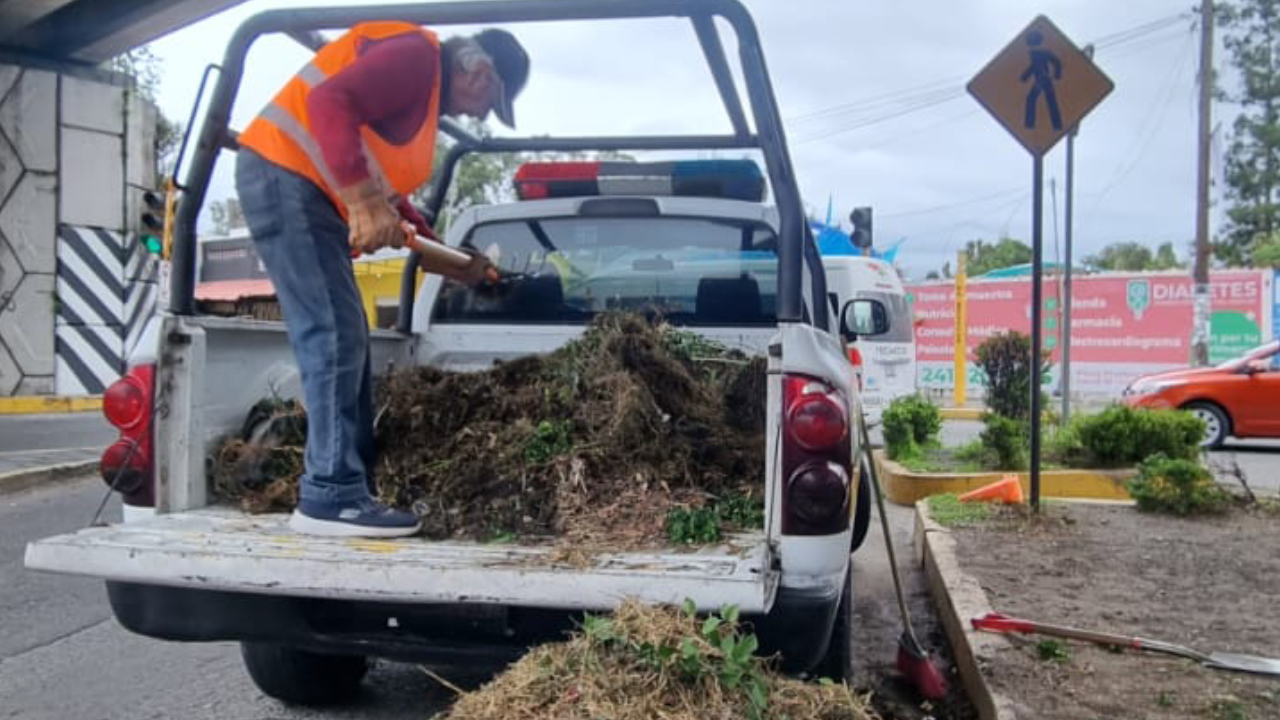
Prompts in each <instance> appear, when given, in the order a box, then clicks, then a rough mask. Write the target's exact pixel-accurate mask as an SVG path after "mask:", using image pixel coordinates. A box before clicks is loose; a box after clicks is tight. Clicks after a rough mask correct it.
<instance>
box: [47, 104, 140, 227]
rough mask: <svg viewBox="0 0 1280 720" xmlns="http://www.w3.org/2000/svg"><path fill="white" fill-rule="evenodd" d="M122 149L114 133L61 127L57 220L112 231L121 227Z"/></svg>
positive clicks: (122, 191)
mask: <svg viewBox="0 0 1280 720" xmlns="http://www.w3.org/2000/svg"><path fill="white" fill-rule="evenodd" d="M123 151H124V148H123V140H122V139H121V137H120V136H118V135H108V134H105V133H100V132H93V131H91V130H77V129H75V128H67V127H64V128H63V129H62V169H63V171H62V183H61V184H60V187H59V189H60V191H61V192H60V200H61V212H62V217H60V218H58V220H59V222H63V223H70V224H72V225H87V226H91V227H100V228H106V229H108V230H115V231H119V230H121V229H122V228H123V227H124V157H123Z"/></svg>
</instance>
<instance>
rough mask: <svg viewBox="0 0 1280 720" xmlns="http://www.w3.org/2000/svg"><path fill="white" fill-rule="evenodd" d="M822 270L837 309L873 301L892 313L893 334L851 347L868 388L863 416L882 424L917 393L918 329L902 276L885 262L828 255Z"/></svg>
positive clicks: (862, 340)
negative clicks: (888, 412) (896, 404)
mask: <svg viewBox="0 0 1280 720" xmlns="http://www.w3.org/2000/svg"><path fill="white" fill-rule="evenodd" d="M822 264H823V267H825V268H826V275H827V292H828V293H829V294H830V295H831V300H832V302H833V307H843V306H844V303H846V302H849V301H850V300H853V299H855V298H868V299H874V300H878V301H880V302H881V303H882V304H883V305H884V307H885V308H886V309H887V310H888V311H889V328H890V329H889V332H887V333H884V334H883V335H876V336H875V337H865V338H859V339H858V340H857V341H855V342H851V343H849V345H848V350H849V361H850V362H851V363H853V365H854V368H855V373H856V374H857V375H858V376H859V377H860V378H861V382H862V406H863V410H864V412H865V413H866V417H867V420H868V421H869V422H871V423H873V424H879V422H880V414H881V413H882V412H883V411H884V409H885V408H886V407H888V406H889V403H891V402H893V400H894V398H897V397H901V396H903V395H910V394H912V393H914V392H915V391H916V342H915V327H914V323H913V321H912V320H913V319H912V313H911V305H910V303H908V301H907V293H906V290H905V289H904V288H903V287H902V280H901V279H900V278H899V277H898V272H897V270H895V269H894V267H893V266H892V265H890V264H889V263H887V262H884V261H883V260H879V259H876V258H871V257H863V256H859V255H824V256H823V258H822Z"/></svg>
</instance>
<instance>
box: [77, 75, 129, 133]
mask: <svg viewBox="0 0 1280 720" xmlns="http://www.w3.org/2000/svg"><path fill="white" fill-rule="evenodd" d="M62 124H63V125H74V126H76V127H80V128H88V129H91V130H100V131H102V132H107V133H115V134H116V135H121V134H123V133H124V88H122V87H120V86H118V85H109V84H107V83H103V82H98V81H96V80H86V79H83V78H78V77H74V76H71V75H63V76H62Z"/></svg>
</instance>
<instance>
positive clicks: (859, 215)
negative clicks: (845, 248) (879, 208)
mask: <svg viewBox="0 0 1280 720" xmlns="http://www.w3.org/2000/svg"><path fill="white" fill-rule="evenodd" d="M849 222H851V223H853V232H851V233H850V234H849V236H850V237H851V238H852V239H853V246H854V247H859V248H864V249H865V248H869V247H871V243H872V237H871V208H869V207H856V208H854V209H853V212H851V213H849Z"/></svg>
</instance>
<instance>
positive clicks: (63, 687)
mask: <svg viewBox="0 0 1280 720" xmlns="http://www.w3.org/2000/svg"><path fill="white" fill-rule="evenodd" d="M103 489H104V486H103V485H102V482H101V481H99V480H97V479H96V478H91V479H84V480H77V481H72V482H67V483H57V484H54V485H51V486H48V487H45V488H41V489H38V490H32V491H27V492H23V493H19V494H14V495H0V628H3V629H4V630H3V632H0V718H4V719H6V720H8V719H11V718H21V719H22V720H80V719H82V718H83V719H86V720H87V719H90V718H91V719H92V720H140V719H141V718H184V719H185V720H263V719H266V718H271V719H272V720H277V719H278V720H292V719H295V718H297V719H302V718H334V719H342V718H360V720H391V719H393V718H395V719H401V718H403V719H408V718H413V720H424V719H425V718H428V717H430V716H431V714H432V713H433V712H434V711H435V710H438V709H439V708H441V707H442V706H443V704H444V703H445V702H446V701H447V699H448V697H449V696H450V693H449V692H448V691H446V690H444V689H443V688H441V687H440V686H439V685H438V684H437V683H436V682H435V681H433V680H431V679H430V678H428V677H427V676H426V675H425V674H423V673H422V672H421V670H419V669H418V668H417V667H415V666H412V665H395V664H390V663H388V664H382V665H379V666H377V667H375V668H374V669H373V671H372V672H371V673H370V675H369V679H368V680H367V681H366V683H365V692H364V696H363V697H362V698H361V700H360V702H359V703H357V704H356V705H353V706H350V707H346V708H339V709H336V710H329V711H326V712H320V711H310V710H301V709H294V708H288V707H285V706H284V705H282V704H281V703H278V702H276V701H274V700H270V699H267V698H265V697H263V696H262V695H260V694H259V693H258V691H257V689H256V688H255V687H254V686H253V684H252V682H251V681H250V680H249V677H248V675H246V674H245V671H244V669H243V667H242V665H241V663H240V651H239V647H238V646H237V645H235V644H233V643H212V644H191V645H185V644H178V643H168V642H160V641H156V640H150V639H147V638H143V637H139V636H136V635H133V634H131V633H129V632H127V631H125V630H124V629H122V628H121V627H120V626H119V625H117V624H116V622H115V620H114V619H113V618H112V616H111V610H110V608H109V607H108V606H107V599H106V593H105V592H104V590H103V588H102V583H101V582H99V581H96V580H88V579H81V578H72V577H65V576H55V575H42V574H39V573H32V572H28V571H26V570H25V569H24V568H23V567H22V554H23V548H24V547H25V546H26V543H27V542H28V541H29V540H33V539H37V538H40V537H43V536H47V535H51V534H56V533H60V532H69V531H72V530H75V529H77V528H79V527H83V526H84V525H85V524H86V523H87V522H88V521H89V519H90V517H91V516H92V515H93V513H94V510H95V509H96V508H97V505H98V503H99V502H100V501H101V499H102V491H103ZM119 514H120V512H119V508H118V507H115V506H112V507H111V508H110V510H109V512H108V513H107V517H108V518H109V519H112V520H118V519H119Z"/></svg>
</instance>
